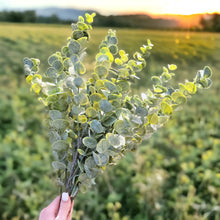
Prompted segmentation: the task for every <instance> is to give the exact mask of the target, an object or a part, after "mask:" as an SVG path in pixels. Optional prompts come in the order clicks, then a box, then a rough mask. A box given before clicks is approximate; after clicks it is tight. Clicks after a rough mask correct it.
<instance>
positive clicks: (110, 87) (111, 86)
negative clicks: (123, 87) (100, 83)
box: [104, 81, 117, 92]
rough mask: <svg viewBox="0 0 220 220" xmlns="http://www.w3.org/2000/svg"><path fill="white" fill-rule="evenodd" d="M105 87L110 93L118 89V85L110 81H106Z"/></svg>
mask: <svg viewBox="0 0 220 220" xmlns="http://www.w3.org/2000/svg"><path fill="white" fill-rule="evenodd" d="M104 85H105V87H106V88H107V89H108V90H109V91H110V92H114V91H115V90H116V89H117V87H116V85H115V84H114V83H112V82H110V81H105V82H104Z"/></svg>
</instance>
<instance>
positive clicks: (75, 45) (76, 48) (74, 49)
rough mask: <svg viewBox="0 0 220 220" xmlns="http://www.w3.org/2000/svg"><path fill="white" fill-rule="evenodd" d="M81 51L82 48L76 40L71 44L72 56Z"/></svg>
mask: <svg viewBox="0 0 220 220" xmlns="http://www.w3.org/2000/svg"><path fill="white" fill-rule="evenodd" d="M80 49H81V46H80V44H79V43H78V42H77V41H76V40H72V41H71V42H70V43H69V51H70V53H71V54H78V53H79V51H80Z"/></svg>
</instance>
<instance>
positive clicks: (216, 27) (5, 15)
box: [0, 10, 220, 32]
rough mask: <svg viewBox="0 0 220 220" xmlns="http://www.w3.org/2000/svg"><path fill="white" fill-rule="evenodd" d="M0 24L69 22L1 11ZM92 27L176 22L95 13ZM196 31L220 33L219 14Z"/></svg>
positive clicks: (157, 26)
mask: <svg viewBox="0 0 220 220" xmlns="http://www.w3.org/2000/svg"><path fill="white" fill-rule="evenodd" d="M0 22H16V23H17V22H18V23H55V24H57V23H62V24H64V23H68V24H69V23H71V22H72V21H71V20H62V19H60V18H59V17H58V16H57V15H56V14H52V15H51V16H49V17H46V16H38V15H37V14H36V11H34V10H27V11H1V12H0ZM94 26H100V27H127V28H146V29H147V28H149V29H161V28H163V29H164V28H166V29H177V28H181V27H179V26H178V22H177V21H175V20H174V19H173V20H169V19H154V18H151V17H150V16H147V15H140V14H139V15H114V16H113V15H111V16H103V15H101V14H98V13H97V16H96V19H95V22H94ZM196 29H197V30H201V29H202V30H205V31H214V32H220V14H218V13H214V14H209V15H202V16H201V20H200V27H199V28H196Z"/></svg>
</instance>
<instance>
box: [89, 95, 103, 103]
mask: <svg viewBox="0 0 220 220" xmlns="http://www.w3.org/2000/svg"><path fill="white" fill-rule="evenodd" d="M89 98H90V100H91V101H92V102H99V101H100V100H101V99H102V96H101V95H100V94H99V93H94V94H92V95H90V97H89Z"/></svg>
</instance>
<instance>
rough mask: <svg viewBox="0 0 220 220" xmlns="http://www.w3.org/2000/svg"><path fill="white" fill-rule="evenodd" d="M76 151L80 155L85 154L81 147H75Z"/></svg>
mask: <svg viewBox="0 0 220 220" xmlns="http://www.w3.org/2000/svg"><path fill="white" fill-rule="evenodd" d="M77 151H78V153H79V154H80V155H82V156H84V155H86V153H85V151H83V150H82V149H77Z"/></svg>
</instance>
